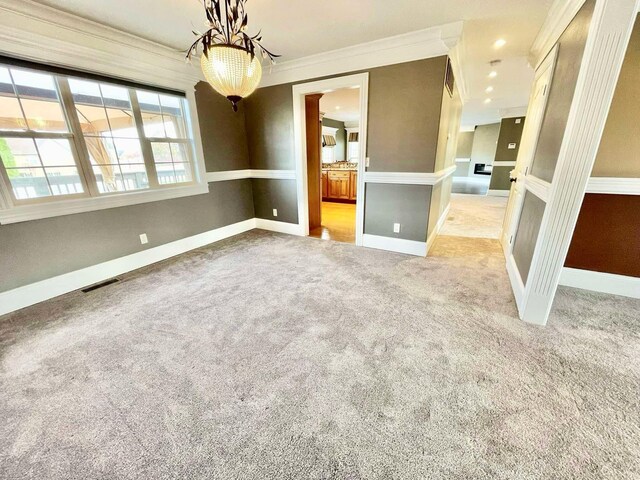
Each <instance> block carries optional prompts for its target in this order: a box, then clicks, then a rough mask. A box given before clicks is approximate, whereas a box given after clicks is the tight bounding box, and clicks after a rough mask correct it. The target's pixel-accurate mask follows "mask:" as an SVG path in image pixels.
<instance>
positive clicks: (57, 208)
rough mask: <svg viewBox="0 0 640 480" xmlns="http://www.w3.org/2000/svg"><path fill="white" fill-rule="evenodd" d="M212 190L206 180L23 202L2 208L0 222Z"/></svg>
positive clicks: (156, 200)
mask: <svg viewBox="0 0 640 480" xmlns="http://www.w3.org/2000/svg"><path fill="white" fill-rule="evenodd" d="M208 192H209V185H208V184H207V183H202V184H200V183H196V184H191V185H186V186H182V187H171V188H162V189H156V190H146V191H141V192H129V193H123V194H117V195H109V196H104V197H87V198H76V199H73V200H59V201H53V202H51V203H40V204H37V205H21V206H18V207H11V208H8V209H5V210H2V209H0V224H2V225H6V224H10V223H19V222H27V221H30V220H40V219H43V218H50V217H60V216H63V215H73V214H75V213H84V212H92V211H95V210H106V209H109V208H117V207H125V206H130V205H138V204H141V203H150V202H158V201H161V200H170V199H172V198H180V197H188V196H192V195H201V194H205V193H208Z"/></svg>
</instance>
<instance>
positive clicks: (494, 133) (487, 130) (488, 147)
mask: <svg viewBox="0 0 640 480" xmlns="http://www.w3.org/2000/svg"><path fill="white" fill-rule="evenodd" d="M499 135H500V124H499V123H491V124H489V125H478V126H477V127H476V130H475V132H474V135H473V147H472V149H471V164H472V165H473V164H475V163H484V164H485V165H493V161H494V159H495V158H496V149H497V148H498V137H499ZM469 172H470V175H473V166H471V167H470V169H469Z"/></svg>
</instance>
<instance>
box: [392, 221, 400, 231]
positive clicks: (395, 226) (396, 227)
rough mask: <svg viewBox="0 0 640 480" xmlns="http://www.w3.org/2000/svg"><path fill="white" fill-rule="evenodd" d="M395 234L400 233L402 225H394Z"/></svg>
mask: <svg viewBox="0 0 640 480" xmlns="http://www.w3.org/2000/svg"><path fill="white" fill-rule="evenodd" d="M393 233H400V224H399V223H394V224H393Z"/></svg>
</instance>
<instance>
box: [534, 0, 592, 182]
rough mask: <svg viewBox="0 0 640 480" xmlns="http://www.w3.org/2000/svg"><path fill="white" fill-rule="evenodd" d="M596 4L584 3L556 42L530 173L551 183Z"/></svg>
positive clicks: (590, 1) (590, 0)
mask: <svg viewBox="0 0 640 480" xmlns="http://www.w3.org/2000/svg"><path fill="white" fill-rule="evenodd" d="M594 7H595V0H587V2H586V3H585V4H584V5H583V7H582V8H581V9H580V11H579V12H578V14H577V15H576V16H575V18H574V19H573V21H572V22H571V23H570V24H569V26H568V27H567V29H566V30H565V31H564V33H563V34H562V36H561V37H560V39H559V40H558V45H559V49H558V58H557V61H556V68H555V72H554V74H553V80H552V81H551V89H550V91H549V98H548V100H547V109H546V112H545V115H544V118H543V121H542V128H541V129H540V136H539V138H538V145H537V148H536V153H535V155H534V159H533V164H532V166H531V173H532V174H533V175H534V176H536V177H538V178H541V179H542V180H545V181H547V182H551V181H552V180H553V173H554V172H555V169H556V163H557V162H558V155H559V153H560V147H561V146H562V140H563V138H564V133H565V130H566V128H567V121H568V119H569V111H570V109H571V104H572V102H573V95H574V93H575V88H576V84H577V82H578V74H579V73H580V66H581V63H582V56H583V54H584V49H585V46H586V43H587V36H588V34H589V26H590V25H591V18H592V16H593V10H594Z"/></svg>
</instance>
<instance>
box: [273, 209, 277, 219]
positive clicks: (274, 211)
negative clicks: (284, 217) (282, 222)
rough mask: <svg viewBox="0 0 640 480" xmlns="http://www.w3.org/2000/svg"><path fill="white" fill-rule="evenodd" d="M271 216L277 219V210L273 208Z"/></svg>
mask: <svg viewBox="0 0 640 480" xmlns="http://www.w3.org/2000/svg"><path fill="white" fill-rule="evenodd" d="M273 216H274V217H277V216H278V209H277V208H274V209H273Z"/></svg>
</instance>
